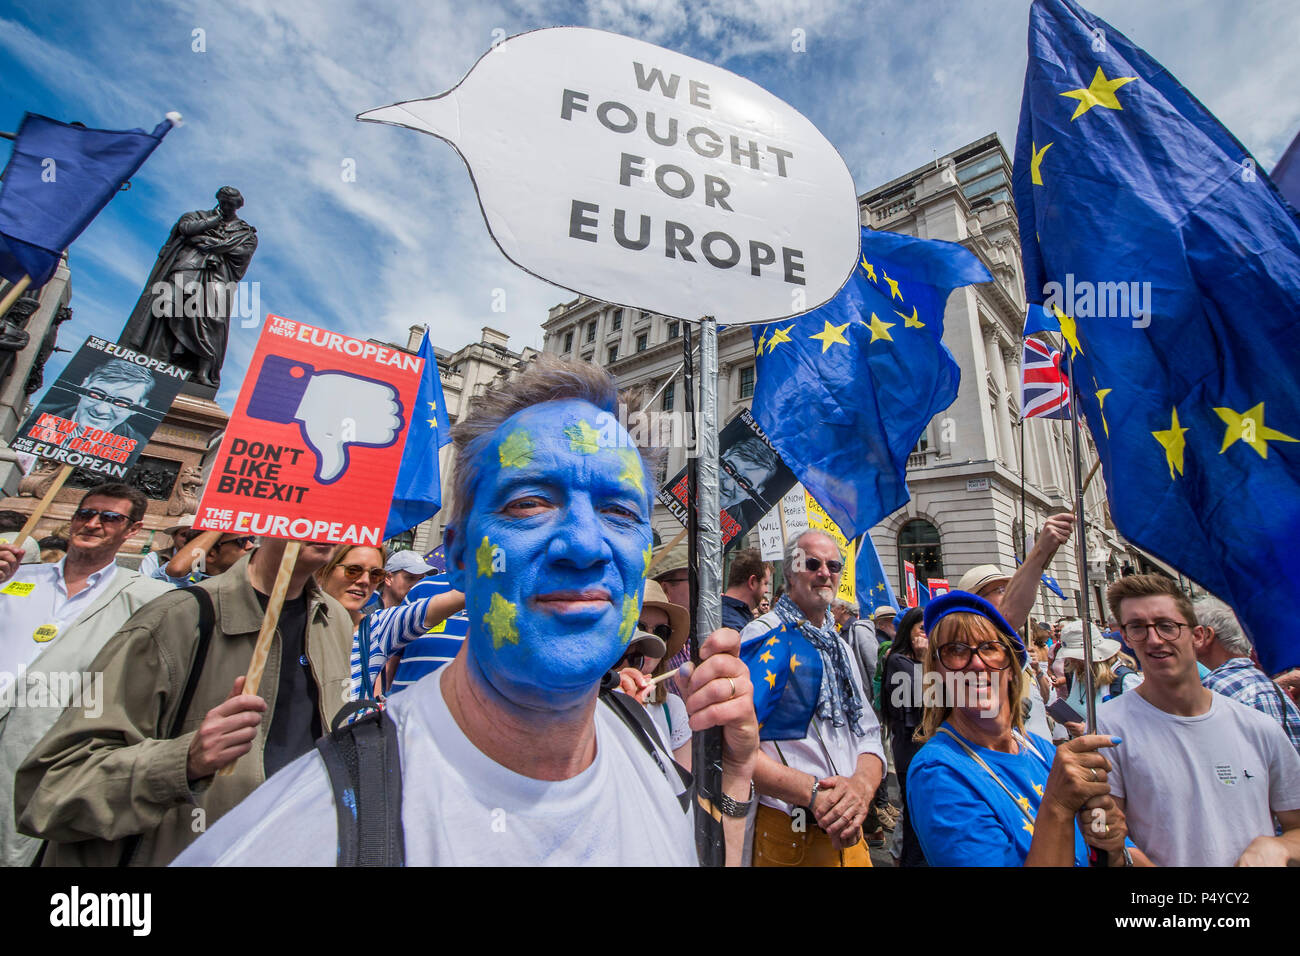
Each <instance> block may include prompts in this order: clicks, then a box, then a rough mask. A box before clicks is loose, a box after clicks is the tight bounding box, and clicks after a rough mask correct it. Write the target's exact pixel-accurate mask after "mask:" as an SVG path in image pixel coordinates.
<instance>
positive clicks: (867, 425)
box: [754, 228, 992, 538]
mask: <svg viewBox="0 0 1300 956" xmlns="http://www.w3.org/2000/svg"><path fill="white" fill-rule="evenodd" d="M991 279H992V277H991V276H990V275H989V272H988V270H987V269H985V268H984V266H983V265H982V264H981V263H980V261H979V260H978V259H977V258H975V256H974V255H973V254H971V253H970V252H968V251H966V250H965V249H964V248H962V247H961V246H959V245H956V244H954V243H950V242H935V241H932V240H928V239H916V238H913V237H911V236H902V235H898V234H896V233H892V232H874V231H872V230H871V229H866V228H864V229H863V230H862V261H861V262H860V263H859V264H858V267H857V268H856V269H854V270H853V275H852V277H851V278H850V279H849V281H848V282H847V283H846V284H845V286H844V288H843V289H841V290H840V293H839V295H837V296H836V297H835V298H834V299H832V300H831V301H830V302H828V303H827V304H826V305H824V306H821V307H820V308H818V309H814V310H813V311H811V312H807V313H805V314H804V315H801V316H799V317H798V318H793V319H788V320H786V321H784V322H774V323H772V324H770V325H765V326H761V327H759V328H756V329H755V330H754V338H755V348H756V350H757V355H758V358H757V361H756V369H757V382H756V383H755V387H754V417H755V419H757V420H758V423H759V425H760V426H761V427H762V429H763V431H765V432H766V433H767V437H768V438H769V439H771V441H772V444H773V445H774V446H776V449H777V451H778V452H780V454H781V458H782V459H783V460H784V461H785V462H786V464H788V465H789V466H790V470H791V471H793V472H794V473H795V475H796V476H798V478H799V480H800V481H801V482H803V485H804V487H805V488H807V489H808V491H809V492H810V493H811V494H812V495H813V497H815V498H816V499H817V500H818V501H819V502H821V504H822V507H824V508H825V509H826V513H827V514H829V515H830V516H831V518H832V519H834V521H835V523H836V524H837V525H839V527H840V530H841V531H843V532H844V534H845V536H846V537H850V538H852V537H856V536H857V535H858V534H860V533H861V532H863V531H866V530H867V529H868V528H870V527H871V526H872V525H874V524H875V523H876V522H877V521H879V520H880V519H881V518H883V517H885V516H886V515H888V514H890V513H891V512H893V511H895V510H897V509H898V508H901V507H902V506H903V505H904V504H906V503H907V499H908V494H907V485H906V482H905V481H904V476H905V474H906V471H907V456H908V455H909V454H911V452H912V449H913V448H914V447H915V446H916V442H917V439H918V438H919V437H920V436H921V433H922V432H923V431H924V430H925V427H926V426H927V425H928V424H929V423H930V419H931V418H933V417H934V416H935V415H936V414H938V413H939V412H941V411H943V409H945V408H947V407H948V406H949V405H951V404H952V402H953V400H954V399H955V398H956V397H957V385H958V382H959V381H960V378H961V370H960V369H959V368H958V366H957V362H956V360H955V359H954V358H953V357H952V353H951V352H949V351H948V348H947V346H945V345H944V344H943V311H944V306H945V304H946V303H947V301H948V294H949V293H950V292H951V291H952V290H953V289H954V288H956V287H958V286H962V285H968V284H970V283H973V282H989V281H991Z"/></svg>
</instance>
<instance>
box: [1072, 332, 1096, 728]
mask: <svg viewBox="0 0 1300 956" xmlns="http://www.w3.org/2000/svg"><path fill="white" fill-rule="evenodd" d="M1069 368H1070V381H1069V388H1070V427H1071V433H1072V435H1073V438H1074V440H1073V441H1072V442H1071V445H1072V446H1073V452H1074V454H1073V458H1074V514H1075V523H1076V524H1077V525H1078V535H1079V538H1078V546H1077V548H1076V551H1077V553H1078V562H1079V589H1080V595H1081V598H1082V600H1080V602H1079V603H1080V604H1081V605H1082V607H1081V608H1080V611H1081V616H1082V618H1083V668H1084V670H1083V679H1084V688H1085V691H1084V692H1085V694H1086V698H1085V703H1086V704H1087V710H1088V733H1090V734H1095V733H1096V732H1097V700H1096V697H1097V689H1096V687H1095V686H1094V679H1093V673H1092V599H1091V597H1090V596H1089V593H1088V525H1087V521H1086V517H1085V515H1084V509H1083V465H1082V461H1081V459H1080V448H1081V445H1080V439H1079V392H1078V389H1076V388H1075V387H1074V349H1073V348H1071V349H1070V351H1069Z"/></svg>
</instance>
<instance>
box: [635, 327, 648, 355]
mask: <svg viewBox="0 0 1300 956" xmlns="http://www.w3.org/2000/svg"><path fill="white" fill-rule="evenodd" d="M649 345H650V336H649V335H648V334H647V333H645V332H642V333H641V334H640V335H638V336H637V337H636V350H637V351H638V352H644V351H645V350H646V349H647V348H648V347H649Z"/></svg>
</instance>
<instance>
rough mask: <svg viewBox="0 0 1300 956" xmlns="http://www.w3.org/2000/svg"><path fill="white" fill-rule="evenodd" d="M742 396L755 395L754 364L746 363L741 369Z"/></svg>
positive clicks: (750, 396)
mask: <svg viewBox="0 0 1300 956" xmlns="http://www.w3.org/2000/svg"><path fill="white" fill-rule="evenodd" d="M740 397H741V398H753V397H754V366H752V365H746V366H745V367H744V368H742V369H741V370H740Z"/></svg>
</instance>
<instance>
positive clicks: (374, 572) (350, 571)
mask: <svg viewBox="0 0 1300 956" xmlns="http://www.w3.org/2000/svg"><path fill="white" fill-rule="evenodd" d="M338 569H339V570H340V571H342V572H343V576H344V577H345V578H347V579H348V581H355V580H356V579H357V578H359V577H361V575H363V574H364V575H367V576H368V577H369V578H370V583H371V584H376V585H377V584H379V582H380V581H382V580H384V575H385V574H386V573H387V572H386V571H384V569H383V568H363V567H362V566H361V565H359V564H340V565H338Z"/></svg>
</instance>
